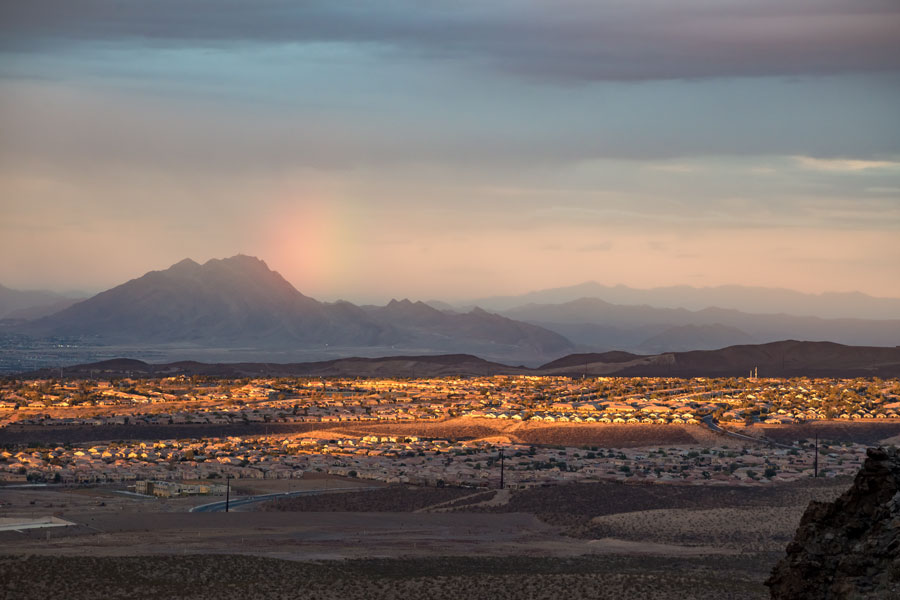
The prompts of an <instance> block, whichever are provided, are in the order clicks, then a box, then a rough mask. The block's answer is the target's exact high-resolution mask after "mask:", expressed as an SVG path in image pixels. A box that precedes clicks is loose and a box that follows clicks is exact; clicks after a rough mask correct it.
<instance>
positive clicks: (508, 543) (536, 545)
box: [0, 513, 727, 560]
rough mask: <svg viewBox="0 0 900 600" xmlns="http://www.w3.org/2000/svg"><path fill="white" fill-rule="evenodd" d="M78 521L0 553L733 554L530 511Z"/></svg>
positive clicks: (7, 537) (12, 537)
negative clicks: (584, 531)
mask: <svg viewBox="0 0 900 600" xmlns="http://www.w3.org/2000/svg"><path fill="white" fill-rule="evenodd" d="M65 518H66V519H67V520H70V521H73V522H75V523H77V524H78V526H76V527H69V528H54V529H52V530H49V529H48V530H28V531H25V532H21V533H19V532H0V542H2V550H0V554H3V553H5V554H16V555H22V554H40V555H45V554H50V555H62V556H134V555H169V554H228V553H240V554H248V555H254V556H264V557H269V558H282V559H291V560H326V559H349V558H387V557H393V558H400V557H405V556H418V557H422V556H442V555H459V556H465V555H472V554H477V555H479V556H506V555H510V554H516V555H520V556H558V557H563V556H579V555H585V554H596V553H631V552H633V553H640V554H665V555H673V556H680V555H685V554H688V555H695V554H710V553H714V554H718V553H722V552H727V550H722V549H716V548H696V547H693V548H690V547H681V546H677V545H665V544H650V545H647V544H642V543H636V542H627V541H621V540H611V539H601V540H584V539H572V538H568V537H565V536H561V535H560V534H559V531H558V529H557V528H555V527H552V526H550V525H547V524H546V523H543V522H541V521H540V520H538V519H537V518H536V517H534V516H532V515H524V514H520V513H510V514H502V515H490V514H467V513H230V514H225V513H213V514H195V513H194V514H192V513H141V514H128V513H124V514H122V513H119V514H114V513H106V514H96V513H94V514H90V513H87V514H78V513H71V514H69V513H67V514H66V515H65Z"/></svg>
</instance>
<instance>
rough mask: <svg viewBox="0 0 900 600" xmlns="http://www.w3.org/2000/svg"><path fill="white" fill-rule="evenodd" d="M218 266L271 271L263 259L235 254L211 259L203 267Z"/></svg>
mask: <svg viewBox="0 0 900 600" xmlns="http://www.w3.org/2000/svg"><path fill="white" fill-rule="evenodd" d="M217 265H222V266H227V267H231V268H238V269H264V270H266V271H270V270H271V269H269V265H267V264H266V262H265V261H264V260H262V259H261V258H257V257H255V256H249V255H247V254H235V255H234V256H230V257H228V258H211V259H209V260H208V261H206V263H205V264H204V265H203V266H204V267H215V266H217Z"/></svg>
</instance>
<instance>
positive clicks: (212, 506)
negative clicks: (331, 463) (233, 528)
mask: <svg viewBox="0 0 900 600" xmlns="http://www.w3.org/2000/svg"><path fill="white" fill-rule="evenodd" d="M377 489H381V487H380V486H360V487H350V488H323V489H318V490H300V491H296V492H278V493H276V494H262V495H260V496H244V497H242V498H232V499H231V501H230V502H229V504H230V506H229V510H233V509H235V508H238V507H240V506H245V505H247V504H253V503H255V502H265V501H266V500H275V499H276V498H291V497H293V496H317V495H319V494H337V493H340V492H361V491H364V490H377ZM189 512H225V501H224V500H221V501H219V502H210V503H209V504H201V505H200V506H195V507H193V508H192V509H191V510H190V511H189Z"/></svg>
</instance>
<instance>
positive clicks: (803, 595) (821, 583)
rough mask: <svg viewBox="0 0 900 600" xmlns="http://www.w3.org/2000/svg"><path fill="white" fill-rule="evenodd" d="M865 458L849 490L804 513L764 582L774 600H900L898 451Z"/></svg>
mask: <svg viewBox="0 0 900 600" xmlns="http://www.w3.org/2000/svg"><path fill="white" fill-rule="evenodd" d="M867 453H868V458H867V459H866V461H865V464H864V465H863V467H862V469H861V470H860V472H859V473H858V474H857V476H856V480H855V481H854V482H853V487H851V488H850V489H849V490H848V491H847V492H845V493H844V494H843V495H842V496H841V497H840V498H838V499H837V500H835V501H834V502H831V503H825V502H811V503H810V505H809V507H808V508H807V509H806V512H805V513H804V515H803V518H802V520H801V521H800V527H799V528H798V529H797V534H796V536H795V537H794V541H792V542H791V543H790V544H789V545H788V547H787V556H785V557H784V558H783V559H782V560H781V562H779V563H778V564H777V565H776V566H775V569H774V570H773V571H772V575H771V577H770V578H769V580H768V581H766V585H767V586H769V589H770V590H771V593H772V598H773V599H775V600H806V599H809V600H812V599H815V600H838V599H841V600H843V599H847V600H850V599H857V598H874V599H877V600H880V599H884V600H887V599H888V598H891V599H896V598H900V451H898V450H897V449H883V448H878V449H875V448H870V449H869V450H868V451H867Z"/></svg>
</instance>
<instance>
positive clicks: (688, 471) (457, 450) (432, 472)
mask: <svg viewBox="0 0 900 600" xmlns="http://www.w3.org/2000/svg"><path fill="white" fill-rule="evenodd" d="M326 434H327V432H323V434H322V435H326ZM501 450H502V451H503V468H504V470H505V478H506V482H507V483H508V484H510V485H512V486H529V485H542V484H547V483H554V482H564V481H604V480H616V481H620V480H628V479H633V480H635V481H638V480H645V481H651V482H656V483H666V482H684V483H699V484H715V483H740V482H743V483H748V484H757V483H766V482H772V481H776V482H778V481H789V480H793V479H797V478H801V477H809V476H811V475H812V474H813V468H814V464H815V461H814V454H815V450H814V448H812V447H809V446H802V447H798V448H795V449H771V448H766V447H752V448H747V447H743V448H740V447H729V446H728V445H723V446H721V447H718V448H708V447H697V448H693V447H677V448H653V449H648V448H641V449H606V448H604V449H601V448H591V449H585V448H546V447H534V446H525V445H520V444H496V443H491V442H488V441H485V440H467V441H450V440H444V439H422V438H418V437H399V436H376V435H366V436H361V437H353V436H341V437H337V438H334V437H331V438H328V437H322V436H321V435H320V436H317V437H302V436H298V435H291V436H284V435H282V436H256V437H244V438H241V437H227V438H217V439H203V440H160V441H157V442H134V443H126V442H122V443H105V444H97V445H89V446H83V447H62V446H59V447H55V448H28V449H23V450H19V451H15V452H11V451H8V450H4V451H0V474H3V475H4V477H0V480H4V479H5V480H7V481H14V480H17V479H18V480H23V479H28V480H33V481H34V480H37V481H55V482H60V483H98V482H129V481H135V480H138V481H158V482H181V481H184V480H202V481H204V482H209V483H208V484H203V485H206V486H207V488H191V487H180V488H179V487H176V486H175V485H174V484H173V486H165V485H160V486H158V487H153V486H156V484H153V486H151V487H150V488H145V489H143V491H140V490H139V493H147V494H155V495H166V496H174V495H179V494H185V493H218V491H220V490H219V488H216V487H215V485H214V484H215V481H214V480H216V479H221V478H225V477H234V478H250V479H265V478H275V479H286V478H297V477H302V476H303V475H304V473H307V472H311V471H314V472H320V473H329V474H332V475H342V476H347V477H357V478H361V479H371V480H377V481H382V482H386V483H410V484H418V485H432V486H439V485H470V486H494V485H496V483H497V481H498V479H499V477H500V473H499V469H500V464H501V457H500V451H501ZM864 458H865V447H864V446H861V445H855V444H847V445H831V446H827V445H823V446H822V447H821V448H820V457H819V466H820V468H821V474H822V475H824V476H836V475H843V474H852V473H854V472H855V471H856V470H858V468H859V466H860V465H861V464H862V461H863V460H864ZM11 476H16V477H11ZM210 484H212V487H210ZM142 485H143V484H142ZM179 485H181V484H179ZM194 485H195V486H196V485H200V484H194Z"/></svg>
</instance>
